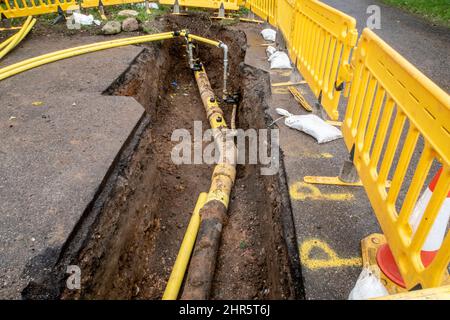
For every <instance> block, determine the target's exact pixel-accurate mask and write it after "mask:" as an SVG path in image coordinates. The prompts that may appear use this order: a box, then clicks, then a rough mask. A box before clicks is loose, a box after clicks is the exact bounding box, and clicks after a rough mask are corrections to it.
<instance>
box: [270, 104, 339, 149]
mask: <svg viewBox="0 0 450 320" xmlns="http://www.w3.org/2000/svg"><path fill="white" fill-rule="evenodd" d="M275 111H276V112H277V113H278V114H279V115H280V116H283V117H286V120H285V121H284V123H285V124H286V126H288V127H289V128H292V129H297V130H300V131H303V132H305V133H307V134H309V135H310V136H313V137H314V138H316V140H317V142H318V143H325V142H330V141H333V140H336V139H339V138H342V132H341V130H339V129H337V128H335V127H333V126H332V125H331V124H329V123H327V122H325V121H323V120H322V119H320V118H319V117H318V116H316V115H313V114H308V115H305V116H296V115H293V114H292V113H290V112H289V111H287V110H285V109H282V108H276V109H275Z"/></svg>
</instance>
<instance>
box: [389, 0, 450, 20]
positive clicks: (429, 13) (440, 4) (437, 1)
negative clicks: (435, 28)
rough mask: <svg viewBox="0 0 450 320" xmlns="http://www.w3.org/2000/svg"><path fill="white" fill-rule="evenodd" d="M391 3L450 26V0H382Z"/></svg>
mask: <svg viewBox="0 0 450 320" xmlns="http://www.w3.org/2000/svg"><path fill="white" fill-rule="evenodd" d="M382 1H383V2H384V3H387V4H389V5H393V6H397V7H400V8H403V9H405V10H407V11H409V12H412V13H415V14H418V15H421V16H422V17H424V18H425V19H427V20H429V21H431V22H433V23H435V24H439V25H443V26H447V27H450V0H382Z"/></svg>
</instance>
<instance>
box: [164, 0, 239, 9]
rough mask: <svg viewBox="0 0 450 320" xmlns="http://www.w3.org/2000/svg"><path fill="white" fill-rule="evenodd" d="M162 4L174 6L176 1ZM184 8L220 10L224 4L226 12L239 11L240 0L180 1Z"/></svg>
mask: <svg viewBox="0 0 450 320" xmlns="http://www.w3.org/2000/svg"><path fill="white" fill-rule="evenodd" d="M159 3H160V4H168V5H174V4H175V0H160V1H159ZM178 4H179V5H180V6H183V7H198V8H211V9H219V8H220V6H221V5H222V4H223V6H224V8H225V10H239V4H238V0H178Z"/></svg>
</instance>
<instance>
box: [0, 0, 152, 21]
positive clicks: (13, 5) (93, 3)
mask: <svg viewBox="0 0 450 320" xmlns="http://www.w3.org/2000/svg"><path fill="white" fill-rule="evenodd" d="M144 1H145V0H102V1H101V3H100V0H82V1H77V0H31V1H25V0H0V15H4V16H5V17H6V18H7V19H10V18H18V17H27V16H31V15H41V14H47V13H54V12H58V9H59V10H62V11H67V10H70V9H73V8H79V6H80V5H81V7H82V8H92V7H99V6H100V4H101V5H103V6H113V5H120V4H127V3H140V2H144Z"/></svg>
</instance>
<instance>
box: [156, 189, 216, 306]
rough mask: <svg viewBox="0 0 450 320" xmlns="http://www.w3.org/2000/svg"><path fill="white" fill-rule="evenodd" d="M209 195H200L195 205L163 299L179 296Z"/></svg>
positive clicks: (173, 298) (172, 298) (174, 298)
mask: <svg viewBox="0 0 450 320" xmlns="http://www.w3.org/2000/svg"><path fill="white" fill-rule="evenodd" d="M207 196H208V194H207V193H206V192H204V193H201V194H200V196H199V197H198V200H197V204H196V205H195V209H194V212H193V213H192V217H191V221H190V222H189V225H188V228H187V230H186V234H185V235H184V238H183V242H182V243H181V247H180V251H179V252H178V256H177V259H176V261H175V265H174V266H173V268H172V273H171V274H170V278H169V281H168V282H167V286H166V290H165V291H164V295H163V297H162V299H163V300H176V299H177V298H178V294H179V292H180V288H181V284H182V283H183V279H184V275H185V273H186V269H187V266H188V264H189V259H190V257H191V253H192V251H193V249H194V245H195V240H196V239H197V233H198V230H199V229H200V222H201V217H200V210H201V208H203V206H204V205H205V202H206V199H207Z"/></svg>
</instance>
